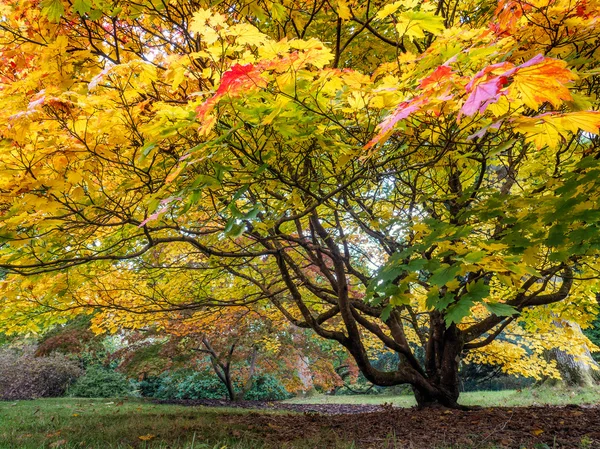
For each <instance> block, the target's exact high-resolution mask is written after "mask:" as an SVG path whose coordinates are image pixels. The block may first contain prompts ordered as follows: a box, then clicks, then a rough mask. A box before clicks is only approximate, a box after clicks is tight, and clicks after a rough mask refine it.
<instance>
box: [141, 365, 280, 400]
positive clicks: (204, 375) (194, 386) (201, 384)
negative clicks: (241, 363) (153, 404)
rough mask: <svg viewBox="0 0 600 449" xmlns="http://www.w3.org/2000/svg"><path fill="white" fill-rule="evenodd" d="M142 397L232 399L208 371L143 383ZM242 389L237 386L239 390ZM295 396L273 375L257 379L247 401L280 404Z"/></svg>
mask: <svg viewBox="0 0 600 449" xmlns="http://www.w3.org/2000/svg"><path fill="white" fill-rule="evenodd" d="M139 388H140V391H141V392H142V395H144V396H148V397H155V398H158V399H228V398H229V396H228V395H227V389H226V388H225V385H223V383H222V382H221V381H220V380H219V379H218V378H217V377H216V376H215V375H214V374H213V373H211V372H208V371H199V372H193V371H187V370H186V371H175V372H169V373H164V374H162V375H161V376H159V377H155V378H149V379H147V380H145V381H142V382H140V385H139ZM240 390H241V386H240V385H236V391H240ZM289 397H291V395H290V394H289V393H288V392H287V390H286V389H285V387H284V386H283V385H282V383H281V382H280V381H279V380H277V378H275V377H274V376H271V375H261V376H257V377H256V378H255V379H254V382H253V384H252V388H251V389H250V391H248V393H246V396H245V398H244V399H247V400H251V401H277V400H281V399H287V398H289Z"/></svg>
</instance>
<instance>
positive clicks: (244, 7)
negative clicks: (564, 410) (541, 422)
mask: <svg viewBox="0 0 600 449" xmlns="http://www.w3.org/2000/svg"><path fill="white" fill-rule="evenodd" d="M0 8H1V9H0V14H2V16H3V18H4V20H3V21H2V22H1V23H0V39H1V42H2V44H1V47H0V59H1V60H2V61H3V65H2V69H0V70H1V72H0V89H1V92H2V105H3V107H2V110H1V111H0V121H1V122H2V125H3V126H2V129H1V131H0V133H1V134H2V141H1V143H0V192H1V195H2V196H1V198H2V199H1V204H2V219H1V226H2V227H1V230H0V238H1V239H2V248H1V250H0V251H1V254H0V267H1V268H2V269H4V270H7V272H8V273H9V274H8V276H7V277H6V279H5V281H3V283H2V287H1V288H2V294H3V296H2V300H1V301H2V309H1V312H0V321H2V322H3V323H4V324H3V327H4V328H5V329H7V331H11V332H17V331H24V332H27V331H35V330H37V329H38V328H40V327H44V326H47V325H50V324H53V323H56V322H61V321H64V320H66V319H68V318H69V317H70V316H72V315H75V314H78V313H83V312H85V311H86V310H89V309H102V310H106V311H107V312H106V314H105V315H104V316H105V317H106V319H107V320H108V321H109V322H110V316H111V315H110V314H111V313H113V312H110V311H111V310H112V311H117V312H118V311H124V312H127V313H129V312H131V313H129V316H131V317H132V318H131V320H132V322H135V321H138V322H139V323H140V324H139V325H143V324H144V322H145V321H144V320H146V319H147V318H146V317H147V316H148V314H149V313H152V312H154V313H157V314H160V313H164V312H173V313H175V312H180V311H185V310H202V309H204V308H207V307H217V306H222V307H227V306H231V305H235V306H244V307H259V308H261V309H262V310H275V309H276V310H277V311H278V312H279V313H281V315H282V316H283V317H285V318H286V319H287V320H288V321H290V322H291V323H293V324H295V325H296V326H299V327H302V328H307V329H312V330H313V331H314V332H315V333H316V334H318V335H319V336H321V337H323V338H325V339H329V340H333V341H336V342H338V343H339V344H341V345H342V346H343V347H345V348H346V349H347V350H348V352H349V353H350V354H351V355H352V357H353V358H354V359H355V360H356V363H357V365H358V367H359V369H360V370H361V372H362V373H363V374H364V375H365V377H366V378H367V379H368V380H369V381H371V382H373V383H375V384H377V385H397V384H402V383H408V384H411V385H412V387H413V390H414V392H415V395H416V398H417V401H418V402H419V404H420V405H431V404H436V403H441V404H444V405H447V406H452V407H456V406H458V404H457V399H458V395H459V390H458V377H457V376H458V375H457V373H458V365H459V362H460V360H461V359H463V360H465V361H467V362H468V361H476V362H483V363H490V364H501V365H503V367H504V370H505V371H506V372H510V373H518V374H524V375H529V376H534V377H540V376H544V375H550V376H558V375H559V374H558V372H557V370H556V367H555V365H553V364H552V363H549V362H546V361H545V360H544V358H543V357H542V354H543V353H544V351H546V350H548V349H549V348H553V347H558V348H560V349H561V350H564V351H567V352H569V353H571V354H572V355H573V356H575V357H579V358H580V359H582V360H584V359H585V358H586V357H588V356H587V354H586V353H585V351H583V350H582V349H580V348H582V347H584V346H585V344H587V345H588V347H590V348H594V347H593V345H591V343H590V342H589V340H587V338H586V337H585V336H584V335H583V334H582V333H581V332H576V331H574V329H572V328H571V327H569V326H562V327H557V326H555V325H554V324H553V323H555V322H556V321H558V320H562V321H563V322H568V321H573V322H577V323H579V325H580V326H581V327H582V328H585V327H586V326H587V325H588V323H589V322H591V321H592V320H593V317H594V313H595V312H596V309H597V303H596V301H595V299H594V297H595V296H594V295H595V292H596V291H597V278H598V269H600V266H599V265H598V262H597V257H598V248H599V247H600V246H599V245H600V237H599V236H600V233H598V225H599V223H600V216H599V212H598V210H599V207H598V206H599V204H598V203H599V201H600V199H599V195H598V192H599V190H598V185H597V184H598V179H600V177H599V176H598V175H599V173H600V163H599V162H598V159H599V157H600V153H599V151H598V150H599V140H598V129H599V126H600V113H599V112H598V111H597V109H598V93H599V86H600V83H599V78H598V75H599V74H600V72H599V70H600V67H599V64H598V61H600V46H598V39H599V38H600V29H599V28H598V26H597V20H598V11H599V10H600V4H599V2H598V1H597V0H554V1H541V0H531V1H524V0H501V1H500V2H490V1H485V0H479V1H465V0H456V1H452V0H447V1H445V0H439V1H437V2H434V1H409V2H390V3H386V2H373V1H371V0H366V1H363V0H361V1H358V0H349V1H346V0H337V1H334V2H333V1H320V0H310V1H308V0H306V1H302V0H296V1H295V0H285V1H281V2H279V1H274V2H271V1H265V2H247V3H234V2H224V3H217V4H210V3H208V2H199V1H195V0H189V1H185V0H177V1H172V2H163V1H159V0H139V1H114V2H113V1H101V0H76V1H74V2H72V3H71V2H66V1H62V0H43V1H42V2H38V1H37V0H30V1H16V0H15V1H8V2H4V3H3V4H2V6H1V7H0ZM148 272H150V273H152V275H151V276H150V277H148V276H147V273H148ZM156 285H159V286H160V291H162V292H163V294H154V293H155V292H156V289H155V288H154V286H156ZM138 291H139V292H141V294H138ZM148 291H153V294H151V295H148V294H147V293H148ZM173 291H183V292H185V294H177V295H175V298H173V295H172V292H173ZM269 308H270V309H269ZM117 312H114V313H115V314H117ZM136 314H137V316H138V319H137V320H136V319H135V318H134V317H135V316H136ZM117 315H118V314H117ZM117 322H118V321H115V323H117ZM577 343H581V344H577ZM381 347H385V348H386V349H387V350H389V351H392V352H395V353H397V354H399V355H400V363H399V365H398V367H397V369H392V370H379V369H377V368H375V367H374V365H373V363H372V355H373V350H374V349H378V350H380V349H381ZM417 348H421V350H422V352H423V353H424V356H423V357H419V356H417V350H416V349H417ZM526 355H528V357H525V356H526Z"/></svg>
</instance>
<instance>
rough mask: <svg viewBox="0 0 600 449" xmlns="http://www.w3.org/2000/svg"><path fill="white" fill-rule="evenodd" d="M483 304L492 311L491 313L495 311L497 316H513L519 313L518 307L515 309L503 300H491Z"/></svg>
mask: <svg viewBox="0 0 600 449" xmlns="http://www.w3.org/2000/svg"><path fill="white" fill-rule="evenodd" d="M483 305H484V306H485V308H486V309H488V310H489V311H490V313H493V314H494V315H497V316H512V315H515V314H516V313H518V312H517V309H515V308H514V307H512V306H509V305H508V304H503V303H501V302H490V303H484V304H483Z"/></svg>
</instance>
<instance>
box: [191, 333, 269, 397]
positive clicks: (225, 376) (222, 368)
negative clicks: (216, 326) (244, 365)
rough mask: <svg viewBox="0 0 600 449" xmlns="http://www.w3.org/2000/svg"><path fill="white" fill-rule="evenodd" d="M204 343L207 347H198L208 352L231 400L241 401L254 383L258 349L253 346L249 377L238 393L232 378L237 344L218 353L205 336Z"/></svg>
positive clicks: (201, 350)
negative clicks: (232, 365) (232, 360)
mask: <svg viewBox="0 0 600 449" xmlns="http://www.w3.org/2000/svg"><path fill="white" fill-rule="evenodd" d="M202 344H203V345H204V348H205V349H201V348H200V349H196V350H197V351H200V352H204V353H205V354H208V356H209V358H210V363H211V365H212V367H213V370H214V372H215V374H216V375H217V377H218V378H219V380H220V381H221V382H222V383H223V385H225V389H226V390H227V396H229V400H230V401H240V400H242V399H244V397H245V396H246V394H247V393H248V392H249V391H250V390H251V389H252V385H253V384H254V377H255V373H256V358H257V357H258V349H257V348H256V347H255V346H253V347H252V352H251V354H250V361H249V362H250V368H249V372H248V378H247V379H246V382H245V383H244V385H243V387H242V390H241V391H240V392H239V393H238V392H236V391H235V387H234V385H233V379H232V378H231V359H232V357H233V354H234V352H235V348H236V344H235V343H234V344H232V345H231V346H230V347H229V350H228V351H227V353H226V354H218V353H217V352H216V351H215V349H214V348H213V347H212V345H211V344H210V341H208V339H207V338H206V337H205V336H203V337H202Z"/></svg>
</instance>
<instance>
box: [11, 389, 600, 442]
mask: <svg viewBox="0 0 600 449" xmlns="http://www.w3.org/2000/svg"><path fill="white" fill-rule="evenodd" d="M599 398H600V394H599V390H564V389H563V390H557V389H551V388H542V389H528V390H523V391H502V392H478V393H465V394H464V395H463V396H462V398H461V402H462V403H463V404H469V405H473V404H477V405H482V406H486V407H487V406H509V407H513V406H526V405H545V404H550V405H562V404H568V403H571V404H591V403H598V402H599V401H600V399H599ZM289 402H293V403H321V404H322V403H338V404H339V403H342V404H383V403H393V404H395V405H398V406H411V405H413V404H414V402H413V400H412V398H410V397H408V396H396V397H392V396H365V395H363V396H312V397H308V398H299V399H292V400H290V401H289ZM248 413H253V412H252V411H249V410H243V409H234V408H204V407H183V406H176V405H158V404H153V403H150V402H146V401H143V400H133V399H132V400H125V401H119V400H116V399H115V400H110V399H77V398H58V399H41V400H35V401H16V402H1V401H0V449H81V448H86V449H132V448H134V449H267V448H273V447H278V446H277V444H276V443H271V444H270V445H269V442H268V441H264V439H262V436H263V435H264V434H263V433H261V429H254V428H253V427H252V426H247V425H246V426H245V427H244V425H240V424H237V425H236V422H235V417H236V415H238V416H239V415H245V414H248ZM260 413H278V412H274V411H261V412H260ZM327 437H329V439H328V440H327V444H326V445H323V441H325V440H326V439H327ZM390 437H391V438H392V439H393V437H392V436H390ZM321 438H323V439H321ZM284 447H285V448H286V449H309V448H325V447H326V448H328V449H352V448H354V447H355V446H354V444H353V443H352V442H351V441H337V440H336V441H334V442H332V441H331V434H329V435H328V436H326V435H323V436H319V437H318V439H317V440H301V439H299V440H296V441H294V442H293V443H289V444H286V445H285V446H284ZM389 447H394V445H393V444H391V445H390V446H389ZM581 447H584V446H581ZM282 449H283V447H282ZM453 449H459V448H456V447H454V448H453ZM460 449H467V448H460Z"/></svg>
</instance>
